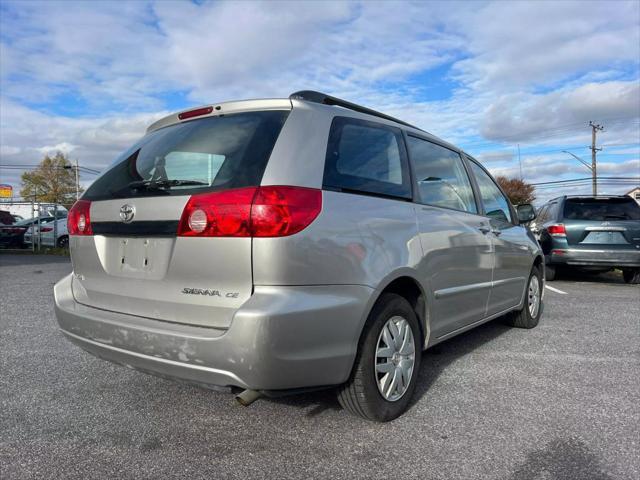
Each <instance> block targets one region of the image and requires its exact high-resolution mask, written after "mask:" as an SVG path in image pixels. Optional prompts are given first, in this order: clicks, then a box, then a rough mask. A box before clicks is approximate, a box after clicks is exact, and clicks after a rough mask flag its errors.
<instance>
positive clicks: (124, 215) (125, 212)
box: [120, 204, 136, 223]
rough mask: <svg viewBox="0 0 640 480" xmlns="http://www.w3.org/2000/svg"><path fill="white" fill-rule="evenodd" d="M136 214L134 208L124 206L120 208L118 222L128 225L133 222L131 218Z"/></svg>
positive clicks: (127, 205)
mask: <svg viewBox="0 0 640 480" xmlns="http://www.w3.org/2000/svg"><path fill="white" fill-rule="evenodd" d="M135 214H136V207H134V206H133V205H129V204H124V205H122V206H121V207H120V220H122V221H123V222H124V223H129V222H130V221H131V220H133V216H134V215H135Z"/></svg>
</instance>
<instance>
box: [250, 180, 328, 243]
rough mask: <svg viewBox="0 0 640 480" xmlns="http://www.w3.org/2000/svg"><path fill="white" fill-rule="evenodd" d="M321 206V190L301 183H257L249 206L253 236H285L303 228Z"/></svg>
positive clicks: (309, 222) (313, 217)
mask: <svg viewBox="0 0 640 480" xmlns="http://www.w3.org/2000/svg"><path fill="white" fill-rule="evenodd" d="M321 209H322V192H321V191H320V190H316V189H313V188H301V187H283V186H279V187H260V188H259V189H258V192H257V193H256V196H255V198H254V199H253V205H252V206H251V231H252V233H253V236H254V237H286V236H288V235H293V234H294V233H298V232H300V231H302V230H304V229H305V228H306V227H307V226H309V225H310V224H311V222H313V221H314V220H315V219H316V217H317V216H318V214H319V213H320V210H321Z"/></svg>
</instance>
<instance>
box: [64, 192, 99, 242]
mask: <svg viewBox="0 0 640 480" xmlns="http://www.w3.org/2000/svg"><path fill="white" fill-rule="evenodd" d="M89 210H91V202H90V201H89V200H78V201H77V202H76V203H74V204H73V207H71V210H69V215H68V216H67V229H68V230H69V235H93V230H92V229H91V217H90V215H89Z"/></svg>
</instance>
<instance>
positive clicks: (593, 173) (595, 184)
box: [589, 121, 604, 195]
mask: <svg viewBox="0 0 640 480" xmlns="http://www.w3.org/2000/svg"><path fill="white" fill-rule="evenodd" d="M589 126H590V127H591V179H592V180H591V183H592V189H593V194H594V195H597V194H598V173H597V166H596V165H597V164H596V155H597V152H598V150H602V149H601V148H596V133H597V132H598V130H604V127H603V126H602V125H598V124H597V123H593V122H592V121H590V122H589Z"/></svg>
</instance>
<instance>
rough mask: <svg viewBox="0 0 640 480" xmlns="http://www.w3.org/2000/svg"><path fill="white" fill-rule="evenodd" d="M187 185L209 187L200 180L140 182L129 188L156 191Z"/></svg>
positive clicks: (132, 184) (133, 183)
mask: <svg viewBox="0 0 640 480" xmlns="http://www.w3.org/2000/svg"><path fill="white" fill-rule="evenodd" d="M186 185H194V186H195V185H209V184H208V183H206V182H201V181H199V180H139V181H135V182H131V183H130V184H128V185H127V188H131V189H154V188H171V187H181V186H186Z"/></svg>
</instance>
